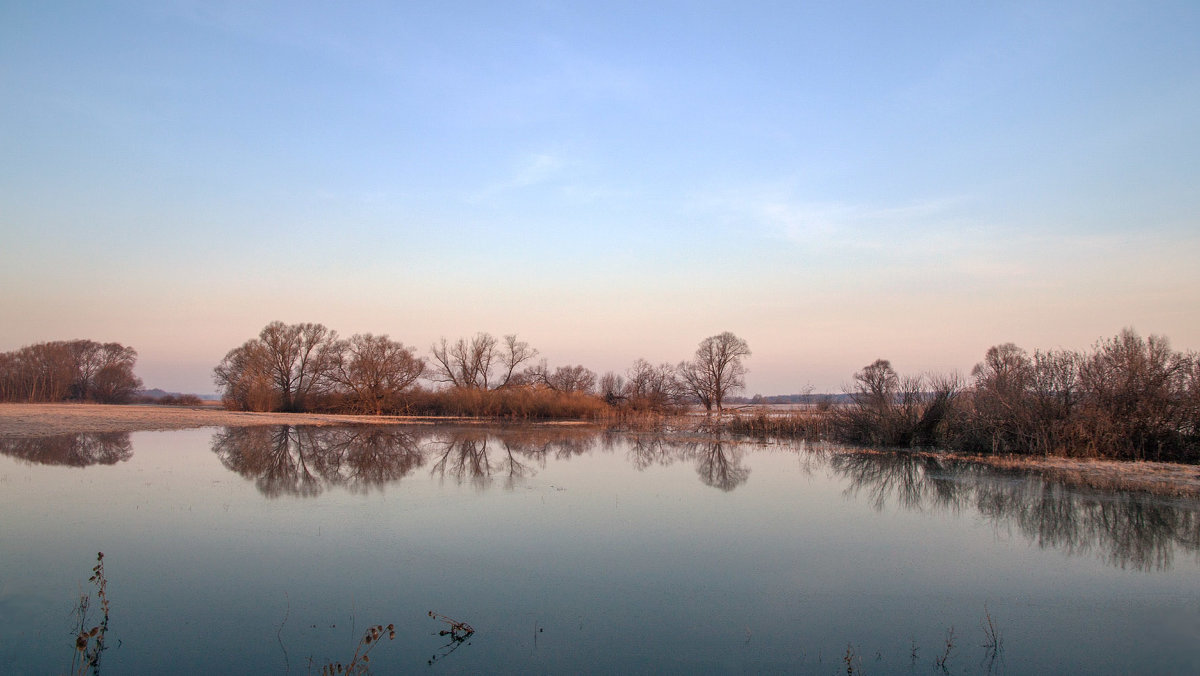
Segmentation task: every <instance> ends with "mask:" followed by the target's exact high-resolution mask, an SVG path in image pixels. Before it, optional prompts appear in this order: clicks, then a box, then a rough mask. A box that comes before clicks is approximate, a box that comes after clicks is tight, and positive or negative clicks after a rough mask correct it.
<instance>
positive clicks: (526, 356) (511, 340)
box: [496, 333, 538, 389]
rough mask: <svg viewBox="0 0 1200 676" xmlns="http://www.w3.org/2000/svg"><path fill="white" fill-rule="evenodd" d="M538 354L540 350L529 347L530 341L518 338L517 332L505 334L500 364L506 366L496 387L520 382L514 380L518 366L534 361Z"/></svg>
mask: <svg viewBox="0 0 1200 676" xmlns="http://www.w3.org/2000/svg"><path fill="white" fill-rule="evenodd" d="M537 354H538V351H537V350H535V349H533V348H532V347H529V343H527V342H525V341H523V340H517V334H515V333H513V334H509V335H507V336H504V345H503V347H502V348H501V353H500V364H501V366H502V367H503V368H504V372H503V374H502V376H501V378H500V382H499V383H497V384H496V388H497V389H500V388H504V387H508V386H509V385H510V384H512V385H516V384H519V383H517V382H514V380H513V376H514V375H515V374H516V373H517V368H518V367H519V366H521V365H522V364H525V363H527V362H530V361H532V360H533V358H534V357H536V356H537Z"/></svg>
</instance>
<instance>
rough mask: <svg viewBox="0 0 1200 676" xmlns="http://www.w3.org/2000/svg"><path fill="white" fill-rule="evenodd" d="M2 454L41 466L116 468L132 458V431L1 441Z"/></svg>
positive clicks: (0, 450)
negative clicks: (107, 466) (130, 434)
mask: <svg viewBox="0 0 1200 676" xmlns="http://www.w3.org/2000/svg"><path fill="white" fill-rule="evenodd" d="M0 453H3V454H4V455H8V456H12V457H14V458H19V459H21V460H24V461H26V462H31V463H35V464H38V465H65V466H68V467H87V466H89V465H115V464H116V463H118V462H124V461H126V460H128V459H130V458H132V457H133V444H132V443H131V442H130V441H129V432H95V433H81V434H60V435H56V436H51V437H35V438H28V439H0Z"/></svg>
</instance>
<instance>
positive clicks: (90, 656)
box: [71, 552, 108, 675]
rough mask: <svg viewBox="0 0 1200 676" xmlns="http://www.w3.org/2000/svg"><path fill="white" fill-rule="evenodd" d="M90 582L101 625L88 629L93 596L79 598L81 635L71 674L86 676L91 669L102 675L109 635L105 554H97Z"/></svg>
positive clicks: (78, 636) (73, 657)
mask: <svg viewBox="0 0 1200 676" xmlns="http://www.w3.org/2000/svg"><path fill="white" fill-rule="evenodd" d="M88 582H91V583H93V584H95V585H96V598H97V599H99V601H100V613H101V618H100V624H97V625H96V626H94V627H92V628H91V629H88V628H87V611H88V606H89V605H91V596H90V595H89V594H81V595H80V597H79V606H78V608H77V612H78V613H79V633H78V634H77V635H76V636H75V653H74V654H73V655H72V656H71V673H73V674H79V675H82V674H86V673H87V672H88V670H89V669H90V670H91V672H92V673H93V674H99V673H100V655H101V653H103V652H104V649H105V645H104V637H105V635H106V634H107V633H108V578H106V577H105V576H104V552H97V553H96V565H95V566H94V567H93V568H92V576H91V577H89V578H88Z"/></svg>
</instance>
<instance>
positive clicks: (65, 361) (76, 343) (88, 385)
mask: <svg viewBox="0 0 1200 676" xmlns="http://www.w3.org/2000/svg"><path fill="white" fill-rule="evenodd" d="M136 364H137V351H136V350H134V349H133V348H131V347H125V346H124V345H121V344H120V343H103V344H101V343H98V342H96V341H94V340H72V341H53V342H48V343H38V344H36V345H28V346H26V347H23V348H21V349H20V350H17V351H15V352H8V353H4V354H2V355H0V400H4V401H20V400H24V401H62V400H64V399H77V400H81V401H99V402H103V403H121V402H124V401H128V399H129V398H130V397H131V396H132V395H133V393H134V392H135V391H136V390H137V389H138V388H139V387H141V386H142V381H141V380H140V379H138V377H137V376H135V375H134V374H133V368H134V366H135V365H136Z"/></svg>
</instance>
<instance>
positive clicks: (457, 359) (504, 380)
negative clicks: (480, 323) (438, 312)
mask: <svg viewBox="0 0 1200 676" xmlns="http://www.w3.org/2000/svg"><path fill="white" fill-rule="evenodd" d="M430 352H431V353H432V354H433V374H432V376H431V377H432V379H433V380H435V381H437V382H443V383H449V384H451V385H453V386H455V387H463V388H473V389H480V390H488V389H493V388H495V389H500V388H504V387H508V386H509V385H515V384H517V383H516V380H517V378H516V376H518V375H519V374H518V372H517V369H518V368H519V367H520V366H521V365H522V364H525V363H527V362H529V361H530V360H532V359H533V358H534V357H536V356H537V350H535V349H533V348H531V347H530V346H529V343H527V342H525V341H523V340H518V339H517V336H516V334H511V335H507V336H504V343H503V344H499V343H497V341H496V339H495V337H493V336H492V335H491V334H490V333H483V332H480V333H477V334H475V337H474V338H472V339H471V340H470V341H468V340H466V339H465V338H459V339H458V341H457V342H455V343H453V344H450V343H448V342H447V341H446V339H445V338H442V339H441V342H440V343H438V344H435V345H434V346H433V347H432V348H430ZM496 366H500V367H501V370H500V373H499V379H498V381H494V380H493V373H492V371H493V370H494V369H495V367H496Z"/></svg>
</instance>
